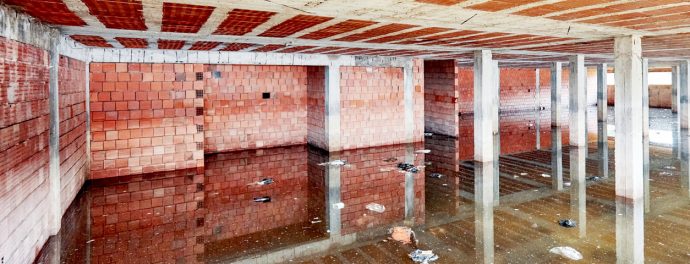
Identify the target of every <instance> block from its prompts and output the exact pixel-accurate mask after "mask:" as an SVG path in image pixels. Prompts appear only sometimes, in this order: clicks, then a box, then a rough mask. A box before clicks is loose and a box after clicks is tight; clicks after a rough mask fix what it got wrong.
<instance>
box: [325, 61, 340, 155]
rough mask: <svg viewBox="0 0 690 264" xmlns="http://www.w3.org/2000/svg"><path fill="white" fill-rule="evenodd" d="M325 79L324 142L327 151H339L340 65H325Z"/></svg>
mask: <svg viewBox="0 0 690 264" xmlns="http://www.w3.org/2000/svg"><path fill="white" fill-rule="evenodd" d="M325 79H326V80H325V83H326V87H325V89H326V92H325V96H324V97H325V105H326V113H325V114H326V117H325V120H326V124H325V126H324V127H325V130H326V131H325V133H326V144H327V145H328V150H329V151H340V150H342V144H341V142H340V65H337V64H334V65H329V66H327V67H326V76H325Z"/></svg>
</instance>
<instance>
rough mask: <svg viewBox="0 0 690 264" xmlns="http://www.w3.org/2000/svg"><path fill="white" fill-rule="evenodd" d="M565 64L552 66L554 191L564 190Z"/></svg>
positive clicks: (552, 163)
mask: <svg viewBox="0 0 690 264" xmlns="http://www.w3.org/2000/svg"><path fill="white" fill-rule="evenodd" d="M562 70H563V64H562V63H561V62H554V63H553V64H552V65H551V169H552V171H551V178H552V180H553V189H554V190H558V191H561V190H563V146H562V144H563V140H562V139H561V81H562V77H563V75H562V74H563V73H562Z"/></svg>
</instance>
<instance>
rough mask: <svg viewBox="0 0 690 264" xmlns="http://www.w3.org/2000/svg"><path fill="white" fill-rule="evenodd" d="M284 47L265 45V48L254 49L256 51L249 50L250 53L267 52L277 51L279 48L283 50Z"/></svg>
mask: <svg viewBox="0 0 690 264" xmlns="http://www.w3.org/2000/svg"><path fill="white" fill-rule="evenodd" d="M284 47H285V45H278V44H270V45H265V46H261V47H258V48H256V49H253V50H251V51H255V52H269V51H274V50H277V49H280V48H284Z"/></svg>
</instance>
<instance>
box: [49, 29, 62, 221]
mask: <svg viewBox="0 0 690 264" xmlns="http://www.w3.org/2000/svg"><path fill="white" fill-rule="evenodd" d="M58 34H59V33H58V32H57V31H52V32H51V34H50V37H52V40H53V41H51V43H50V44H51V45H50V49H49V54H50V70H49V83H48V105H49V111H50V114H49V116H50V137H49V146H48V153H49V165H48V168H49V176H48V183H49V184H48V185H49V194H48V197H49V198H48V201H49V203H50V209H49V210H50V212H49V214H48V215H49V223H48V227H49V228H48V230H49V232H50V234H51V235H55V234H57V233H58V231H59V230H60V224H61V218H62V207H61V204H60V190H61V188H60V112H59V111H60V98H59V90H58V70H59V65H60V50H59V49H58V46H59V43H58V42H59V40H58V36H59V35H58Z"/></svg>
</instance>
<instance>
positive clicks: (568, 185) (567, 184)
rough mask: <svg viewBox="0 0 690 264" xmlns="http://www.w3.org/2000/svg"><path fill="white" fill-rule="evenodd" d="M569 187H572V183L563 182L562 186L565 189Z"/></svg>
mask: <svg viewBox="0 0 690 264" xmlns="http://www.w3.org/2000/svg"><path fill="white" fill-rule="evenodd" d="M570 185H572V183H570V182H564V183H563V186H565V187H570Z"/></svg>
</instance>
